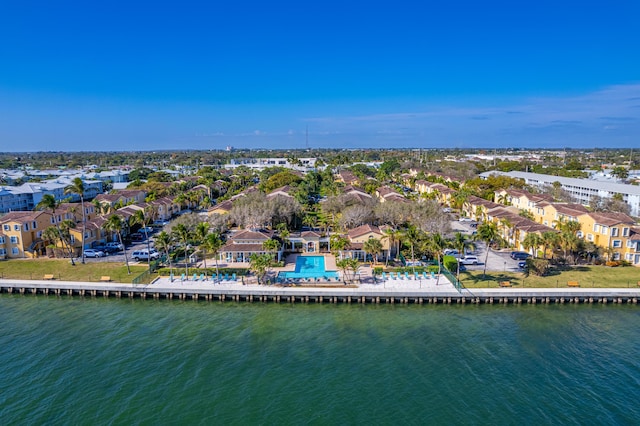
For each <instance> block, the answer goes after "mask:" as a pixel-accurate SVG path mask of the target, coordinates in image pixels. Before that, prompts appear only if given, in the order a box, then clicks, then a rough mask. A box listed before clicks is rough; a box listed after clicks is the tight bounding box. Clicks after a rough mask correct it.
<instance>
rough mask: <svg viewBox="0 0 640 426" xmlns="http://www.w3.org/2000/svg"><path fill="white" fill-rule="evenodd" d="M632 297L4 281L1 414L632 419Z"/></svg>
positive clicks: (315, 420) (636, 395) (131, 418)
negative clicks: (108, 293)
mask: <svg viewBox="0 0 640 426" xmlns="http://www.w3.org/2000/svg"><path fill="white" fill-rule="evenodd" d="M639 320H640V309H639V308H638V307H634V306H598V305H593V306H589V305H564V306H555V305H553V306H539V305H538V306H511V305H509V306H497V305H495V306H488V305H481V306H475V305H474V306H471V305H466V306H433V305H428V306H419V305H412V306H387V305H385V306H371V305H369V306H361V305H327V304H325V305H309V306H306V305H293V306H292V305H274V304H268V305H266V304H265V305H262V304H242V303H241V304H235V303H224V304H221V303H207V302H192V301H189V302H177V301H151V300H147V301H142V300H133V301H130V300H114V299H111V300H104V299H95V300H94V299H81V298H64V297H63V298H56V297H52V296H48V297H45V296H24V297H23V296H17V295H12V296H9V295H2V296H0V324H2V327H1V328H0V359H1V360H2V374H1V375H0V419H2V424H43V423H46V424H74V425H75V424H86V425H94V424H127V425H128V424H202V425H210V424H225V425H226V424H237V425H245V424H273V425H281V424H314V425H315V424H320V425H324V424H389V425H397V424H402V425H404V424H409V425H422V424H447V425H449V424H492V425H493V424H498V425H501V424H504V425H507V424H514V423H521V424H530V425H539V424H630V425H631V424H636V423H637V419H638V418H640V408H639V405H638V401H639V400H640V383H639V381H640V361H639V356H638V355H639V354H640V330H639V327H638V324H639V323H640V321H639Z"/></svg>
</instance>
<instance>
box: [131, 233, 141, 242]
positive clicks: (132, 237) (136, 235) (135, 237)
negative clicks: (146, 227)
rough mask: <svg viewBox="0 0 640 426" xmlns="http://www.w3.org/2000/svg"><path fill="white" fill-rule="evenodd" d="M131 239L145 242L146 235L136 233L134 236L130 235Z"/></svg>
mask: <svg viewBox="0 0 640 426" xmlns="http://www.w3.org/2000/svg"><path fill="white" fill-rule="evenodd" d="M129 238H130V239H131V241H142V240H144V235H142V234H141V233H139V232H134V233H133V234H131V235H129Z"/></svg>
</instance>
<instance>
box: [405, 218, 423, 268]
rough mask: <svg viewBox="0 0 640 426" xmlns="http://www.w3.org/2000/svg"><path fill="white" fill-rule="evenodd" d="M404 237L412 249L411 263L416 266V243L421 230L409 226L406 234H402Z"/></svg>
mask: <svg viewBox="0 0 640 426" xmlns="http://www.w3.org/2000/svg"><path fill="white" fill-rule="evenodd" d="M402 236H403V237H404V239H405V242H408V244H409V247H411V263H412V265H415V262H416V255H415V251H414V248H415V245H416V242H418V239H419V238H420V230H419V229H418V228H416V227H415V226H414V225H409V226H408V227H407V229H405V230H404V232H403V233H402ZM413 269H414V272H415V266H414V267H413Z"/></svg>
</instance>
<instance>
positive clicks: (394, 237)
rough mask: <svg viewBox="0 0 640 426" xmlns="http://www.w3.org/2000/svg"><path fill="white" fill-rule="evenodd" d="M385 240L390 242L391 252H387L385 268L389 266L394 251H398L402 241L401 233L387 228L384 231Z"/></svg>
mask: <svg viewBox="0 0 640 426" xmlns="http://www.w3.org/2000/svg"><path fill="white" fill-rule="evenodd" d="M383 233H384V236H383V237H382V239H383V240H388V241H389V250H388V252H387V258H386V259H385V266H387V265H389V258H391V256H392V254H391V253H392V250H395V251H396V252H397V251H398V250H397V244H398V242H399V241H400V237H401V232H400V231H399V230H397V229H395V228H386V229H385V230H384V231H383Z"/></svg>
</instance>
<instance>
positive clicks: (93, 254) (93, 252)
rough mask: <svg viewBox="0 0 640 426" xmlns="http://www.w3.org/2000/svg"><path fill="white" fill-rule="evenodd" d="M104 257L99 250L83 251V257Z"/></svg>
mask: <svg viewBox="0 0 640 426" xmlns="http://www.w3.org/2000/svg"><path fill="white" fill-rule="evenodd" d="M105 256H106V255H105V254H104V252H103V251H100V250H96V249H85V250H84V257H105Z"/></svg>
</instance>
